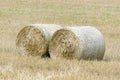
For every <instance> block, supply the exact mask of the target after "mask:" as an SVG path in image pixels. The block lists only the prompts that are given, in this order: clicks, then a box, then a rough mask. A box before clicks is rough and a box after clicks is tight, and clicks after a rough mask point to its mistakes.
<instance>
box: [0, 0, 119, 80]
mask: <svg viewBox="0 0 120 80" xmlns="http://www.w3.org/2000/svg"><path fill="white" fill-rule="evenodd" d="M34 23H53V24H58V25H61V26H63V27H65V26H75V25H79V26H82V25H84V26H88V25H89V26H95V27H96V28H97V29H99V30H100V31H101V32H102V34H103V35H104V38H105V42H106V52H105V55H104V59H103V60H102V61H85V60H80V61H78V60H65V59H63V60H59V59H57V60H53V59H41V58H40V57H39V56H37V57H33V56H29V57H28V56H21V55H19V54H18V52H17V50H16V46H15V40H16V36H17V34H18V32H19V31H20V30H21V29H22V28H23V27H24V26H26V25H28V24H34ZM0 80H120V1H119V0H50V1H48V0H0Z"/></svg>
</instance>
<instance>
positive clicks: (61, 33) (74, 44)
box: [49, 26, 105, 60]
mask: <svg viewBox="0 0 120 80" xmlns="http://www.w3.org/2000/svg"><path fill="white" fill-rule="evenodd" d="M49 52H50V55H51V58H68V59H73V58H75V59H89V60H93V59H97V60H101V59H103V56H104V52H105V41H104V38H103V36H102V34H101V33H100V31H99V30H97V29H96V28H94V27H90V26H87V27H79V26H75V27H66V28H64V29H60V30H58V31H56V32H55V33H54V35H53V37H52V39H51V41H50V48H49Z"/></svg>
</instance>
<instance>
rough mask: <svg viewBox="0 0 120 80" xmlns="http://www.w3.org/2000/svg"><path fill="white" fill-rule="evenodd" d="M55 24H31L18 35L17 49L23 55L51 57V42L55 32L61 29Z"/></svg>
mask: <svg viewBox="0 0 120 80" xmlns="http://www.w3.org/2000/svg"><path fill="white" fill-rule="evenodd" d="M60 28H61V27H60V26H59V25H55V24H31V25H28V26H25V27H24V28H23V29H22V30H21V31H20V32H19V33H18V35H17V39H16V47H17V50H18V52H19V53H20V54H22V55H33V56H34V55H39V56H41V57H42V56H43V57H44V56H49V52H48V46H49V41H50V40H51V37H52V35H53V33H54V32H55V31H57V30H58V29H60Z"/></svg>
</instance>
